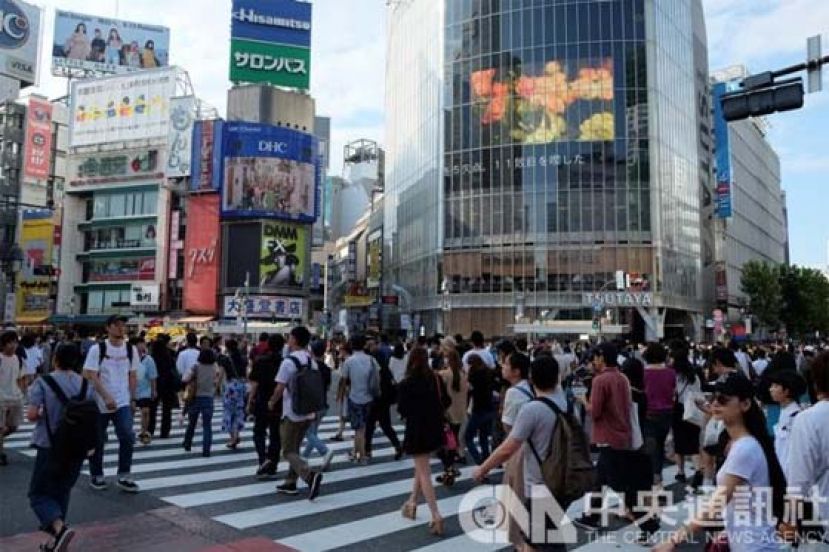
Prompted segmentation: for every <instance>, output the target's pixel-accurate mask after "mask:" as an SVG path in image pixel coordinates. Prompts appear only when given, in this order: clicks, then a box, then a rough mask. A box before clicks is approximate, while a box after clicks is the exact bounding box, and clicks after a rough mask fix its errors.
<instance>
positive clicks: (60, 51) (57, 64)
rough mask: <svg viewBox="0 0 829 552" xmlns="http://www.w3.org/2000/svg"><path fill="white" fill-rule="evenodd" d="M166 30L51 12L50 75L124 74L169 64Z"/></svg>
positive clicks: (116, 20)
mask: <svg viewBox="0 0 829 552" xmlns="http://www.w3.org/2000/svg"><path fill="white" fill-rule="evenodd" d="M169 55H170V29H168V28H167V27H161V26H158V25H145V24H144V23H136V22H133V21H122V20H120V19H110V18H107V17H98V16H96V15H85V14H82V13H73V12H67V11H62V10H56V12H55V34H54V43H53V44H52V74H53V75H58V76H62V75H64V74H65V73H66V71H67V70H71V69H76V70H82V71H93V72H97V73H126V72H128V71H138V70H140V69H156V68H158V67H166V66H167V65H169Z"/></svg>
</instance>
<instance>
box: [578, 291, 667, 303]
mask: <svg viewBox="0 0 829 552" xmlns="http://www.w3.org/2000/svg"><path fill="white" fill-rule="evenodd" d="M581 298H582V299H581V302H582V304H583V305H591V306H592V305H596V304H599V305H603V306H605V307H652V306H653V293H649V292H631V291H602V292H599V293H583V294H582V296H581Z"/></svg>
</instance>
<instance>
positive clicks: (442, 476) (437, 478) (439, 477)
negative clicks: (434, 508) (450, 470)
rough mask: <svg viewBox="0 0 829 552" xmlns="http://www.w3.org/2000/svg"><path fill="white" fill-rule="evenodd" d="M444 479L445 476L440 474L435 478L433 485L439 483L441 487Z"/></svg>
mask: <svg viewBox="0 0 829 552" xmlns="http://www.w3.org/2000/svg"><path fill="white" fill-rule="evenodd" d="M445 478H446V474H445V473H442V474H440V475H439V476H437V477H435V483H440V484H441V485H443V480H444V479H445Z"/></svg>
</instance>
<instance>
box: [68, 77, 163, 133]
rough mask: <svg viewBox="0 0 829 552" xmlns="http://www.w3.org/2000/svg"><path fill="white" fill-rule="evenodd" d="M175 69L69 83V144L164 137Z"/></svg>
mask: <svg viewBox="0 0 829 552" xmlns="http://www.w3.org/2000/svg"><path fill="white" fill-rule="evenodd" d="M176 74H177V69H175V68H169V69H158V70H155V71H142V72H140V73H132V74H129V75H121V76H117V77H107V78H104V79H95V80H84V81H77V80H75V81H72V93H71V99H70V104H69V112H70V123H69V145H70V146H71V147H73V148H74V147H78V146H93V145H97V144H105V143H110V142H124V141H127V140H144V139H149V138H161V137H166V136H167V134H168V128H169V121H170V99H171V98H172V97H173V96H174V95H175V92H176Z"/></svg>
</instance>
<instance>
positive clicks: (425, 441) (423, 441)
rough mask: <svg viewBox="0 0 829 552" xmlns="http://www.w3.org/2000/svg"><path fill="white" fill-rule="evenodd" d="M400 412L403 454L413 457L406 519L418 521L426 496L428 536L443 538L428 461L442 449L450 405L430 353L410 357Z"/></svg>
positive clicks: (416, 352)
mask: <svg viewBox="0 0 829 552" xmlns="http://www.w3.org/2000/svg"><path fill="white" fill-rule="evenodd" d="M398 395H399V399H398V402H397V409H398V411H399V412H400V416H401V417H402V418H404V419H405V420H406V436H405V437H404V439H403V450H404V451H405V452H406V454H411V455H412V456H413V457H414V465H415V466H414V481H413V484H412V494H411V496H410V497H409V500H407V501H406V502H405V503H404V504H403V507H402V508H401V513H402V514H403V517H406V518H409V519H415V517H416V511H417V501H418V498H419V496H420V494H421V493H423V496H424V498H425V499H426V503H427V504H428V505H429V510H430V512H431V514H432V521H431V522H430V523H429V532H430V533H432V534H433V535H438V536H440V535H443V518H442V517H441V515H440V511H439V510H438V504H437V499H436V498H435V489H434V487H433V486H432V468H431V465H430V463H429V457H430V456H431V455H432V454H433V453H435V452H436V451H437V450H439V449H440V448H441V446H442V445H443V424H444V419H445V418H444V412H445V410H446V408H447V407H448V406H449V404H450V402H449V401H450V399H449V394H448V392H447V390H446V386H445V385H444V384H443V380H442V379H441V378H440V377H439V376H438V375H437V374H435V373H434V372H433V371H432V369H431V367H430V365H429V353H428V352H427V351H426V349H424V348H422V347H416V348H414V349H412V352H411V353H409V364H408V366H407V367H406V377H405V378H404V379H403V381H402V382H400V386H399V388H398Z"/></svg>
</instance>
